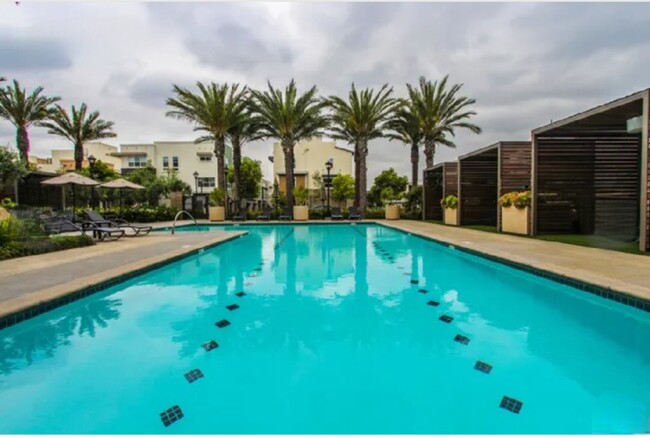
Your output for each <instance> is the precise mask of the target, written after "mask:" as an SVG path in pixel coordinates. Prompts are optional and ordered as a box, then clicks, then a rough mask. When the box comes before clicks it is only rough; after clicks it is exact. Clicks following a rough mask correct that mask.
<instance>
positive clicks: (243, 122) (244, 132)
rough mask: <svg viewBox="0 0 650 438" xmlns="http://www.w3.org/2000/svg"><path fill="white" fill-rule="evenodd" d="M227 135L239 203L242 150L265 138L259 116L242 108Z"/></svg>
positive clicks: (236, 197)
mask: <svg viewBox="0 0 650 438" xmlns="http://www.w3.org/2000/svg"><path fill="white" fill-rule="evenodd" d="M226 135H227V137H228V140H229V141H230V145H231V146H232V168H233V172H232V173H233V175H232V176H233V186H234V198H235V200H236V201H239V200H240V199H241V184H240V183H241V181H240V175H241V148H242V146H244V145H245V144H246V143H250V142H252V141H255V140H260V139H262V138H263V136H262V134H261V132H260V119H259V116H257V115H255V114H254V113H253V112H252V111H250V109H244V108H242V109H241V111H240V112H239V114H236V115H235V118H234V122H233V125H232V126H231V127H230V129H229V130H228V132H227V134H226Z"/></svg>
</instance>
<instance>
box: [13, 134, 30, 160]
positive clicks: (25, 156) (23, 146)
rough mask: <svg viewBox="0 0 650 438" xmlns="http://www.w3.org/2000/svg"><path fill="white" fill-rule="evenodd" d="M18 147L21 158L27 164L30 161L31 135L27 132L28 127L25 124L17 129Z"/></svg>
mask: <svg viewBox="0 0 650 438" xmlns="http://www.w3.org/2000/svg"><path fill="white" fill-rule="evenodd" d="M16 147H17V148H18V152H19V153H20V159H21V160H23V163H24V164H25V165H27V164H28V163H29V135H28V134H27V128H25V127H24V126H21V127H19V128H18V129H17V130H16Z"/></svg>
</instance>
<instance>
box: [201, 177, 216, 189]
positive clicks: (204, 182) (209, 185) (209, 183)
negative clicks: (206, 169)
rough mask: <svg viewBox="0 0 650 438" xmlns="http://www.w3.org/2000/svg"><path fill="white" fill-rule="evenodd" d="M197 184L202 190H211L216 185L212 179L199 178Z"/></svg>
mask: <svg viewBox="0 0 650 438" xmlns="http://www.w3.org/2000/svg"><path fill="white" fill-rule="evenodd" d="M197 183H198V184H199V187H203V188H213V187H214V186H215V185H216V183H215V179H214V177H209V178H208V177H199V179H198V180H197Z"/></svg>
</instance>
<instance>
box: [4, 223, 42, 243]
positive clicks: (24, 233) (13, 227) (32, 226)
mask: <svg viewBox="0 0 650 438" xmlns="http://www.w3.org/2000/svg"><path fill="white" fill-rule="evenodd" d="M43 236H45V232H44V231H43V230H42V229H41V227H40V224H39V223H38V222H37V221H35V220H30V219H16V218H9V219H4V220H2V221H0V245H4V244H7V243H9V242H13V241H23V240H29V239H32V238H34V237H43Z"/></svg>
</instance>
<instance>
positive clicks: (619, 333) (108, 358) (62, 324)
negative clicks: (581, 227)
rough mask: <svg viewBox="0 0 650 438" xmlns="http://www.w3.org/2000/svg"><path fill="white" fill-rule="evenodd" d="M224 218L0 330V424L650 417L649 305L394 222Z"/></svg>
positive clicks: (485, 424)
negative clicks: (413, 232)
mask: <svg viewBox="0 0 650 438" xmlns="http://www.w3.org/2000/svg"><path fill="white" fill-rule="evenodd" d="M211 229H223V228H218V227H217V228H211ZM226 229H227V230H228V229H236V230H247V231H248V232H249V234H248V235H246V236H244V237H242V238H239V239H236V240H234V241H231V242H228V243H225V244H223V245H220V246H218V247H215V248H212V249H208V250H205V251H204V252H202V253H201V254H197V255H194V256H190V257H187V258H185V259H183V260H180V261H177V262H174V263H171V264H169V265H166V266H164V267H161V268H159V269H157V270H155V271H151V272H149V273H147V274H144V275H142V276H139V277H136V278H133V279H131V280H129V281H126V282H124V283H121V284H119V285H116V286H113V287H111V288H109V289H106V290H105V291H102V292H99V293H97V294H95V295H92V296H89V297H87V298H83V299H81V300H79V301H76V302H74V303H71V304H68V305H66V306H63V307H60V308H58V309H55V310H53V311H51V312H48V313H45V314H42V315H39V316H38V317H35V318H33V319H30V320H27V321H25V322H22V323H19V324H17V325H14V326H12V327H9V328H7V329H4V330H2V331H0V348H1V349H0V433H23V432H25V433H130V432H132V433H283V432H284V433H292V432H302V433H338V432H349V433H361V432H364V433H396V432H402V433H559V432H562V433H610V432H615V433H631V432H636V433H638V432H647V431H648V429H649V427H650V426H649V420H650V375H649V370H650V342H648V340H649V339H650V314H649V313H647V312H643V311H641V310H638V309H634V308H632V307H629V306H624V305H622V304H619V303H615V302H612V301H608V300H605V299H603V298H600V297H597V296H594V295H591V294H587V293H585V292H583V291H579V290H576V289H573V288H570V287H568V286H565V285H561V284H559V283H556V282H553V281H551V280H547V279H544V278H541V277H537V276H533V275H530V274H528V273H525V272H522V271H518V270H516V269H513V268H510V267H507V266H505V265H501V264H498V263H494V262H491V261H488V260H486V259H483V258H480V257H477V256H473V255H469V254H466V253H463V252H460V251H456V250H453V249H451V248H448V247H445V246H442V245H438V244H435V243H433V242H430V241H427V240H424V239H420V238H417V237H414V236H410V235H407V234H404V233H401V232H399V231H396V230H392V229H389V228H386V227H382V226H379V225H370V224H368V225H365V224H364V225H362V224H356V225H347V224H345V225H343V224H341V225H296V226H292V225H282V226H273V225H259V226H258V225H255V226H246V225H242V226H238V227H233V228H229V227H227V228H226ZM191 230H192V229H190V228H188V229H186V230H185V231H191ZM502 405H503V407H502Z"/></svg>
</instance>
